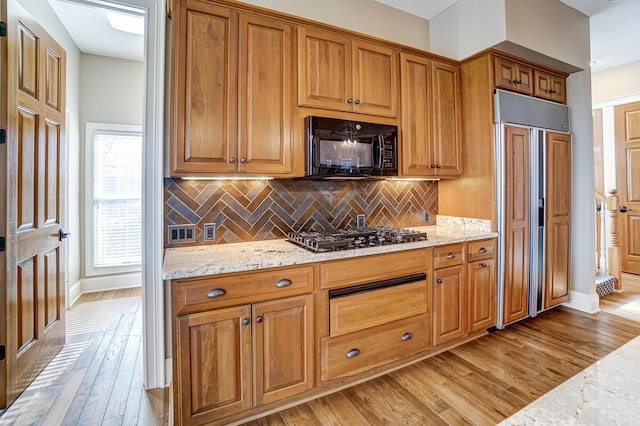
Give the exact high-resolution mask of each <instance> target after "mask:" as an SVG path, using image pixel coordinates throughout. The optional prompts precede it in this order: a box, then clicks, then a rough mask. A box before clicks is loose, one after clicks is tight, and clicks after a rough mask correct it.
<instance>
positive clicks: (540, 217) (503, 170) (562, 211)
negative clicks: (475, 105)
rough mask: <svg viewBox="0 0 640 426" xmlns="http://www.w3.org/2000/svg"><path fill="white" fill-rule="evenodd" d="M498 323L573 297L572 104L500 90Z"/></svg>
mask: <svg viewBox="0 0 640 426" xmlns="http://www.w3.org/2000/svg"><path fill="white" fill-rule="evenodd" d="M494 111H495V135H496V143H495V155H496V158H495V160H496V163H495V164H496V200H497V201H498V203H497V207H498V231H499V233H500V238H499V239H498V241H499V243H498V322H497V325H498V328H503V327H504V326H506V325H508V324H510V323H513V322H515V321H519V320H521V319H523V318H527V317H533V316H536V315H537V314H538V313H540V312H542V311H544V310H546V309H549V308H552V307H554V306H557V305H558V304H560V303H562V302H566V301H568V300H569V296H570V271H571V266H570V265H571V244H570V242H571V135H570V134H569V113H568V108H567V106H566V105H562V104H558V103H554V102H548V101H543V100H539V99H535V98H532V97H529V96H522V95H518V94H515V93H511V92H506V91H502V90H496V92H495V95H494Z"/></svg>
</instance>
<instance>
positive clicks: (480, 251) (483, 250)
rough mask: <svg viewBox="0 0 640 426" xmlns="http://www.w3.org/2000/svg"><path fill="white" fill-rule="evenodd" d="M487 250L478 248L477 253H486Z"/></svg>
mask: <svg viewBox="0 0 640 426" xmlns="http://www.w3.org/2000/svg"><path fill="white" fill-rule="evenodd" d="M486 252H487V249H486V248H484V247H480V250H478V253H486Z"/></svg>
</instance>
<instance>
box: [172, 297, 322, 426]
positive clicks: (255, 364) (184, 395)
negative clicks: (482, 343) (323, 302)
mask: <svg viewBox="0 0 640 426" xmlns="http://www.w3.org/2000/svg"><path fill="white" fill-rule="evenodd" d="M313 320H314V315H313V295H311V294H308V295H303V296H297V297H290V298H286V299H281V300H274V301H268V302H262V303H257V304H254V305H243V306H239V307H233V308H226V309H218V310H213V311H209V312H201V313H195V314H189V315H184V316H181V317H178V318H177V319H176V327H175V330H176V336H175V339H176V352H177V353H176V357H177V360H178V362H177V365H176V367H177V371H176V373H175V374H174V379H175V383H174V386H177V387H178V390H177V395H179V396H180V400H179V401H177V403H176V404H175V407H176V413H175V416H176V421H177V423H178V424H184V425H188V424H203V423H209V422H212V421H214V420H217V419H220V418H223V417H226V416H230V415H232V414H236V413H240V412H241V411H244V410H248V409H250V408H252V407H253V406H256V405H261V404H266V403H269V402H273V401H277V400H280V399H282V398H286V397H288V396H291V395H295V394H298V393H301V392H304V391H306V390H308V389H311V388H313V386H314V374H313V372H314V363H313V357H314V351H313V347H314V346H313ZM254 394H255V400H254V399H253V398H252V395H254Z"/></svg>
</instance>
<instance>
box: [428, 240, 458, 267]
mask: <svg viewBox="0 0 640 426" xmlns="http://www.w3.org/2000/svg"><path fill="white" fill-rule="evenodd" d="M464 261H465V260H464V244H462V243H461V244H451V245H448V246H442V247H434V249H433V269H438V268H445V267H447V266H455V265H462V264H463V263H464Z"/></svg>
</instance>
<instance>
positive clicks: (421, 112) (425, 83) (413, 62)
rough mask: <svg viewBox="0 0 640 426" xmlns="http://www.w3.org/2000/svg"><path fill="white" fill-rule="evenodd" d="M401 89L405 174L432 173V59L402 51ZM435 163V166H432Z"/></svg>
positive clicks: (426, 174)
mask: <svg viewBox="0 0 640 426" xmlns="http://www.w3.org/2000/svg"><path fill="white" fill-rule="evenodd" d="M400 63H401V66H402V69H401V79H400V82H401V89H402V90H401V92H402V146H401V149H402V174H403V175H405V176H433V174H434V172H435V163H434V161H433V160H432V158H431V150H430V141H431V134H430V132H431V117H432V114H431V97H432V93H431V61H430V60H429V59H427V58H424V57H422V56H417V55H411V54H408V53H401V54H400ZM432 164H433V166H434V167H431V165H432Z"/></svg>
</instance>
